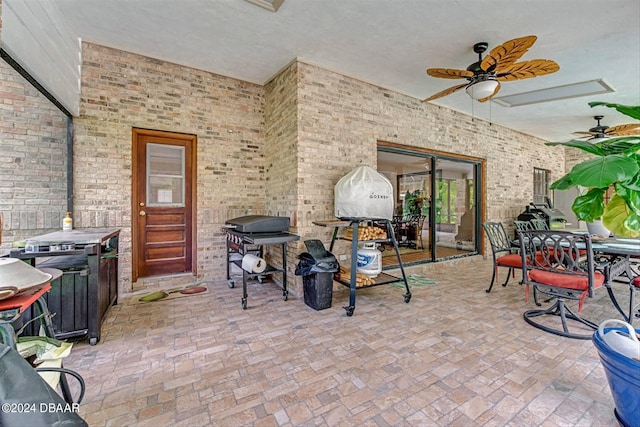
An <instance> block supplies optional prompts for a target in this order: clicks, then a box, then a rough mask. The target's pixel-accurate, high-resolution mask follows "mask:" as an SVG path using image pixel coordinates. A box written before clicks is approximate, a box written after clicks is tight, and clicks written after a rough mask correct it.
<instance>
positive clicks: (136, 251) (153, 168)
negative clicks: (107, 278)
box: [131, 129, 196, 282]
mask: <svg viewBox="0 0 640 427" xmlns="http://www.w3.org/2000/svg"><path fill="white" fill-rule="evenodd" d="M132 145H133V155H132V160H133V167H132V170H133V177H132V182H133V186H132V191H133V194H132V197H131V200H132V202H133V206H132V219H131V224H132V276H133V277H132V280H133V281H134V282H135V281H136V280H137V279H138V278H139V277H148V276H158V275H166V274H177V273H186V272H193V274H196V271H195V270H196V267H195V266H196V260H195V257H194V253H195V251H194V247H193V246H194V242H195V237H194V236H195V233H196V226H195V222H194V220H193V219H194V217H195V214H194V211H193V209H194V208H193V207H194V206H196V204H195V197H196V195H195V189H196V183H195V174H194V172H195V164H196V159H195V155H196V154H195V153H196V136H195V135H185V134H179V133H171V132H160V131H151V130H145V129H133V141H132Z"/></svg>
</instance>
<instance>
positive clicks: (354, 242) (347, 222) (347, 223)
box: [314, 218, 411, 316]
mask: <svg viewBox="0 0 640 427" xmlns="http://www.w3.org/2000/svg"><path fill="white" fill-rule="evenodd" d="M361 223H366V224H370V226H375V227H380V228H382V229H384V230H386V232H387V238H386V239H376V240H366V242H376V243H389V242H391V244H392V245H393V249H394V251H395V253H396V256H397V257H398V265H399V266H400V273H401V275H402V277H396V276H392V275H390V274H387V273H380V274H379V275H378V276H377V277H376V278H375V281H374V283H373V284H370V285H365V286H359V287H357V286H356V273H357V267H358V265H357V264H358V243H359V242H358V227H359V226H360V224H361ZM314 224H316V225H320V226H322V227H334V229H333V235H332V237H331V246H330V247H329V252H333V245H334V243H335V241H336V239H338V238H342V239H346V240H351V269H350V272H349V273H350V275H349V280H345V279H344V278H342V277H339V278H338V277H336V281H337V282H338V283H340V284H342V285H345V286H347V287H349V305H348V306H347V307H344V309H345V310H346V311H347V316H352V315H353V312H354V310H355V308H356V288H368V287H371V286H378V285H386V284H389V283H395V282H404V286H405V290H406V293H405V294H404V302H405V303H408V302H409V301H411V290H410V289H409V283H408V282H407V276H406V275H405V272H404V267H403V265H402V259H401V258H400V250H399V249H398V242H397V240H396V237H395V234H394V232H393V226H392V224H391V221H389V220H387V219H377V218H340V219H339V220H337V221H335V220H330V221H314ZM347 227H350V228H351V230H352V232H351V236H350V237H345V236H338V230H340V229H343V228H347Z"/></svg>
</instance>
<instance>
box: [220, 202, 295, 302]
mask: <svg viewBox="0 0 640 427" xmlns="http://www.w3.org/2000/svg"><path fill="white" fill-rule="evenodd" d="M288 229H289V218H288V217H270V216H263V215H249V216H244V217H239V218H234V219H230V220H228V221H226V223H225V226H224V229H223V230H224V231H225V232H226V238H227V239H226V240H227V283H228V285H229V287H230V288H233V287H235V281H234V280H233V279H232V278H231V265H236V266H238V267H239V268H240V269H241V270H242V308H243V309H246V308H247V297H248V295H247V280H249V279H258V281H259V282H260V283H262V279H263V278H264V277H265V276H267V275H272V274H276V273H282V298H283V299H284V300H285V301H286V300H287V299H288V298H289V291H288V290H287V243H288V242H293V241H296V240H299V239H300V236H297V235H295V234H290V233H288V232H287V231H286V230H288ZM266 245H280V246H281V248H282V268H278V267H276V266H274V265H272V264H267V265H266V268H265V270H264V271H263V272H261V273H252V272H248V271H246V270H244V269H243V268H242V257H244V255H246V254H252V255H256V256H258V257H260V258H262V257H263V255H264V247H265V246H266ZM234 255H238V256H234Z"/></svg>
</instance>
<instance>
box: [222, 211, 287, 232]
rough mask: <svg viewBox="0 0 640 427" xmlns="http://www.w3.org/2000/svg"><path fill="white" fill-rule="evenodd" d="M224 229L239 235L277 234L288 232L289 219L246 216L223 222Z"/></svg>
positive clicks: (285, 217)
mask: <svg viewBox="0 0 640 427" xmlns="http://www.w3.org/2000/svg"><path fill="white" fill-rule="evenodd" d="M225 228H228V229H232V230H235V231H237V232H239V233H278V232H285V231H287V230H289V217H287V216H266V215H247V216H241V217H238V218H233V219H229V220H227V221H226V222H225Z"/></svg>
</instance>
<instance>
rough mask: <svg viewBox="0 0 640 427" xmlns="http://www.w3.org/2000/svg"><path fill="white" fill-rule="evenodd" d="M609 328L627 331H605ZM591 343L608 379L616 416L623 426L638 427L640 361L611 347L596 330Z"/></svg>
mask: <svg viewBox="0 0 640 427" xmlns="http://www.w3.org/2000/svg"><path fill="white" fill-rule="evenodd" d="M611 329H614V330H620V331H623V332H627V331H626V330H625V329H622V328H606V329H605V333H606V332H607V331H609V330H611ZM636 332H637V333H640V330H639V329H636ZM627 333H628V332H627ZM593 343H594V344H595V346H596V349H598V354H599V355H600V361H601V362H602V366H603V367H604V372H605V374H606V375H607V380H608V381H609V389H610V390H611V395H612V396H613V401H614V403H615V405H616V409H615V415H616V418H617V419H618V421H619V422H620V424H622V425H623V426H624V427H640V416H639V414H640V362H638V361H636V360H633V359H631V358H630V357H626V356H624V355H622V354H620V353H618V352H617V351H615V350H613V349H611V347H609V346H608V345H607V344H606V343H605V342H604V341H603V340H602V337H601V336H600V334H599V333H598V331H596V332H595V333H594V334H593Z"/></svg>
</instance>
